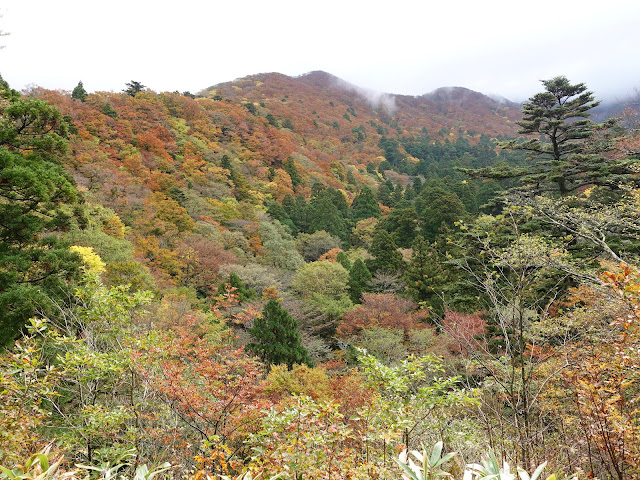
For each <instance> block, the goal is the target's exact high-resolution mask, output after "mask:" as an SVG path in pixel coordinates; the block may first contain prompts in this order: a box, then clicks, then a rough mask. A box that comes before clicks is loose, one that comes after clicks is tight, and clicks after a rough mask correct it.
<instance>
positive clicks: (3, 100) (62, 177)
mask: <svg viewBox="0 0 640 480" xmlns="http://www.w3.org/2000/svg"><path fill="white" fill-rule="evenodd" d="M66 136H67V127H66V123H65V122H64V120H63V119H62V115H61V114H60V112H59V111H58V110H57V109H56V108H54V107H52V106H51V105H49V104H47V103H46V102H43V101H42V100H38V99H36V98H25V97H22V96H21V95H20V94H19V93H18V92H17V91H15V90H13V89H10V88H9V86H8V84H7V83H6V82H5V81H4V80H3V79H2V77H0V265H1V266H2V267H1V268H0V345H6V344H7V343H10V342H11V341H13V340H14V338H15V337H16V336H17V335H18V334H19V332H20V329H21V328H22V327H23V326H24V325H25V322H26V321H27V319H28V318H29V317H31V316H33V315H34V314H35V311H36V309H40V310H44V311H45V312H46V313H51V312H52V311H55V308H53V304H54V303H58V304H64V301H65V299H66V298H67V297H68V291H69V287H70V285H69V284H70V283H71V284H72V285H73V283H74V281H75V280H76V279H78V277H79V276H80V275H79V274H80V271H79V264H80V259H79V258H78V256H77V255H76V254H74V253H71V252H70V251H69V245H68V244H65V243H64V242H61V241H60V240H59V238H58V237H56V236H54V235H51V234H53V233H54V232H56V231H61V230H64V229H66V228H68V224H69V220H70V218H69V214H68V213H66V211H68V210H70V208H69V205H71V204H74V203H77V202H78V201H79V194H78V192H77V190H76V188H75V185H74V183H73V180H72V178H71V177H70V176H69V174H68V173H67V172H66V171H65V170H64V168H62V166H61V165H60V164H59V163H58V162H59V158H58V157H59V156H61V155H63V154H64V152H65V150H66V146H67V143H66V140H65V137H66Z"/></svg>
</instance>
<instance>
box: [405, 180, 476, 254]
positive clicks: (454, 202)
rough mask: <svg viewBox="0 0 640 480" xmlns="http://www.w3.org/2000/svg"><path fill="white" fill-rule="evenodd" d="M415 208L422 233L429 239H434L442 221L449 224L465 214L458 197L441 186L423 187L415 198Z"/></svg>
mask: <svg viewBox="0 0 640 480" xmlns="http://www.w3.org/2000/svg"><path fill="white" fill-rule="evenodd" d="M415 209H416V211H417V212H418V216H419V218H420V227H421V230H422V235H423V236H424V237H425V238H426V239H427V240H429V241H433V240H435V238H436V236H437V235H438V233H439V232H440V229H441V227H442V224H443V223H444V224H445V225H446V226H451V225H453V224H454V223H455V222H457V221H458V220H461V219H462V218H464V217H465V216H466V211H465V208H464V205H463V204H462V202H461V201H460V198H458V196H457V195H456V194H455V193H453V192H449V191H447V190H445V189H444V188H441V187H424V188H423V189H422V191H421V192H420V195H418V198H416V201H415Z"/></svg>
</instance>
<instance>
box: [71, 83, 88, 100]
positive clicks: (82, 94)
mask: <svg viewBox="0 0 640 480" xmlns="http://www.w3.org/2000/svg"><path fill="white" fill-rule="evenodd" d="M71 98H73V99H74V100H80V101H81V102H84V101H85V100H86V99H87V91H86V90H85V89H84V86H83V85H82V82H78V85H76V87H75V88H74V89H73V91H72V92H71Z"/></svg>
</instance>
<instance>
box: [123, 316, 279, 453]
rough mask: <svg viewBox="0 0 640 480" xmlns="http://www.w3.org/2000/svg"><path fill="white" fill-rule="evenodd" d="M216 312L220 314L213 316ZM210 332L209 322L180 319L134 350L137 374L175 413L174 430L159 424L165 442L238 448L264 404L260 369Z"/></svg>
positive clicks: (256, 422) (224, 336)
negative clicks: (215, 443) (177, 440)
mask: <svg viewBox="0 0 640 480" xmlns="http://www.w3.org/2000/svg"><path fill="white" fill-rule="evenodd" d="M218 313H219V312H218ZM211 336H214V337H215V336H218V337H219V336H220V333H219V332H215V331H212V327H211V325H210V323H209V322H208V321H206V320H205V321H202V320H199V319H198V318H197V317H196V316H195V315H193V314H186V315H183V316H182V318H181V319H180V324H179V325H176V326H174V328H173V330H172V331H167V332H164V333H163V334H161V335H160V338H158V339H157V341H156V342H154V344H153V345H147V346H143V347H141V348H140V349H139V350H138V351H136V352H134V357H135V363H136V367H137V373H138V374H139V375H140V376H141V377H142V378H143V379H144V380H145V381H146V383H147V384H148V385H149V387H150V388H151V389H152V390H153V391H154V392H155V393H156V394H157V395H158V397H159V398H160V399H161V400H162V401H163V402H164V403H165V404H166V405H167V407H168V408H169V409H170V410H171V411H172V412H173V413H174V414H175V415H176V417H177V418H178V419H179V422H178V423H177V424H176V425H175V426H171V425H165V426H163V429H164V430H163V432H162V436H163V437H164V438H165V441H170V442H172V443H174V444H175V437H178V438H183V439H184V438H186V439H188V438H194V437H195V441H194V442H186V443H185V445H187V444H189V443H191V444H192V445H193V447H192V448H195V450H194V451H193V453H195V452H197V449H198V447H199V443H200V442H201V441H205V440H209V441H210V440H212V439H218V441H219V443H220V444H223V445H226V446H228V447H231V448H242V441H243V439H244V436H245V435H246V434H247V433H249V432H252V431H254V430H255V428H257V426H258V425H259V420H260V418H261V412H262V411H264V409H266V408H268V407H269V405H268V403H267V402H266V401H265V400H264V399H262V398H260V395H259V387H258V384H259V381H260V378H261V375H262V372H261V365H260V364H259V362H257V361H256V360H255V359H252V358H249V357H248V356H247V355H246V354H245V353H244V351H243V349H242V348H237V347H235V346H234V345H233V342H232V338H231V337H229V336H228V334H222V337H221V338H217V339H214V338H211Z"/></svg>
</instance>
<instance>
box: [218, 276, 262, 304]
mask: <svg viewBox="0 0 640 480" xmlns="http://www.w3.org/2000/svg"><path fill="white" fill-rule="evenodd" d="M227 292H229V293H231V294H233V295H236V296H237V298H238V301H239V302H240V303H242V302H247V301H250V300H254V299H255V298H256V296H257V295H256V292H255V290H253V289H252V288H247V287H246V285H245V284H244V282H243V281H242V280H241V279H240V277H239V276H238V275H237V274H236V273H235V272H231V273H230V274H229V278H228V279H227V280H226V281H224V282H220V284H219V285H218V295H225V294H226V293H227Z"/></svg>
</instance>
